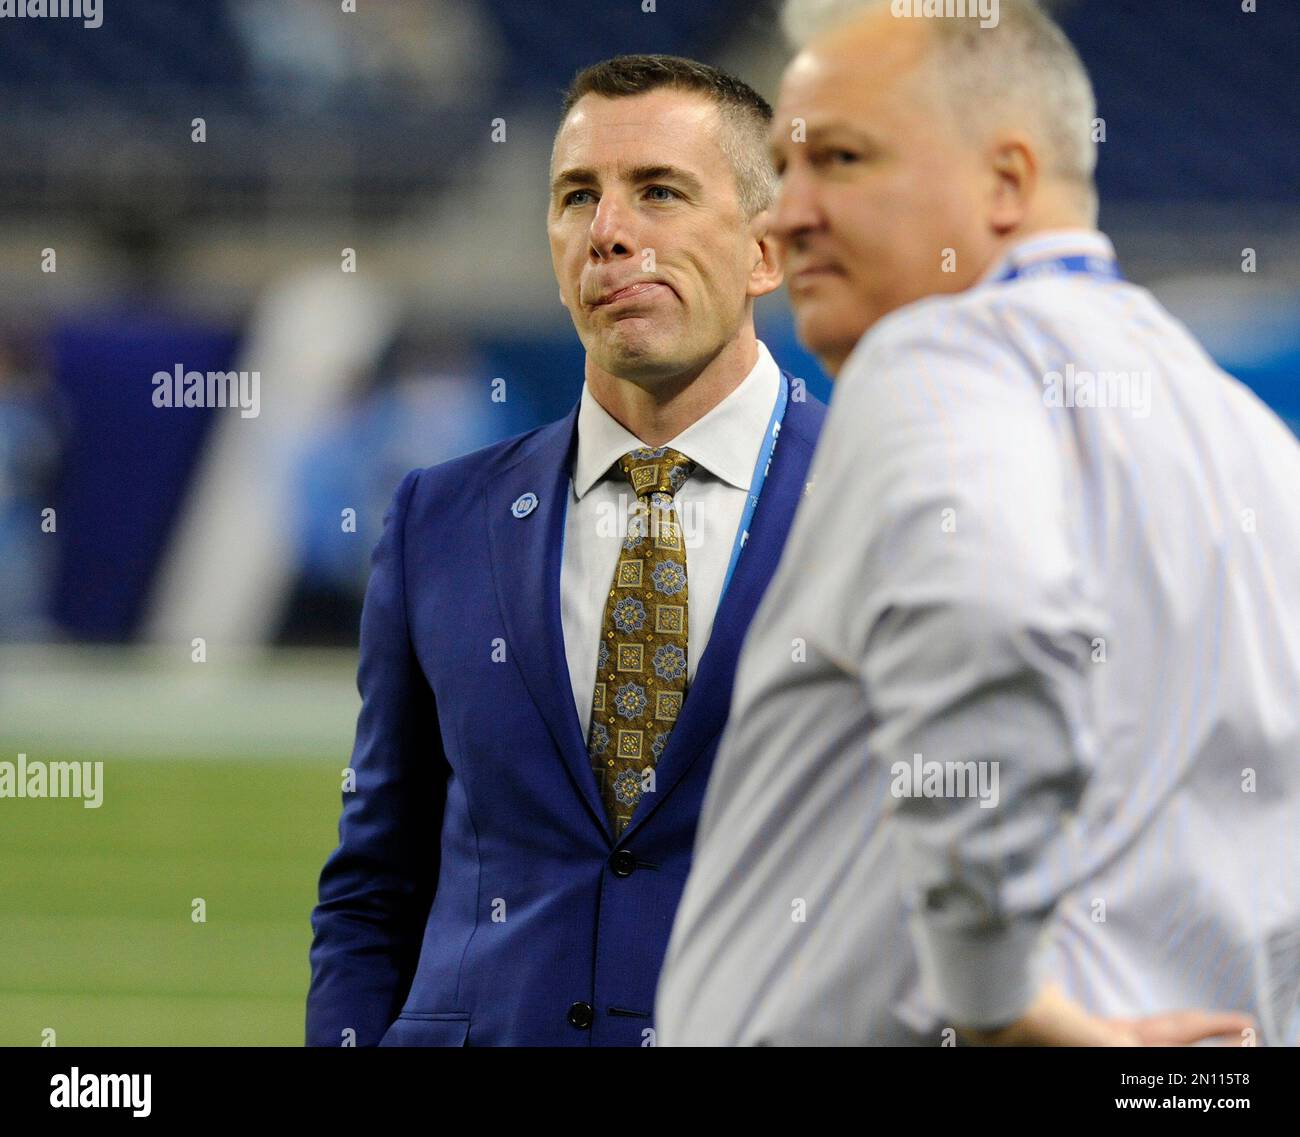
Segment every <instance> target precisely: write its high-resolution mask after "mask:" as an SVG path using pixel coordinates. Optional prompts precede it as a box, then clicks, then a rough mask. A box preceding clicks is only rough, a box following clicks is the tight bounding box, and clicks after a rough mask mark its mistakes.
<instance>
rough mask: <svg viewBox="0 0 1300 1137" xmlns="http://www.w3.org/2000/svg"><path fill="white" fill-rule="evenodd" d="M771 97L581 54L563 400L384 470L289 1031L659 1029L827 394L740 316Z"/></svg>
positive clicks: (479, 1039)
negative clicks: (452, 452) (587, 59)
mask: <svg viewBox="0 0 1300 1137" xmlns="http://www.w3.org/2000/svg"><path fill="white" fill-rule="evenodd" d="M770 119H771V109H770V108H769V107H768V106H767V104H766V103H765V102H764V101H763V100H762V99H761V98H760V97H759V96H758V95H757V94H755V93H754V92H753V91H752V90H751V89H750V88H748V87H747V86H745V85H744V84H743V83H740V82H738V81H737V80H735V79H733V78H731V77H729V76H727V75H724V74H722V73H721V72H718V71H716V70H715V69H713V68H710V67H706V66H704V65H702V64H698V63H694V62H691V61H688V60H682V59H676V58H672V57H663V56H626V57H620V58H618V59H615V60H610V61H607V62H606V63H603V64H598V65H596V66H595V67H592V68H589V69H588V70H587V71H585V72H583V73H582V74H580V75H579V76H578V77H577V79H575V81H574V85H573V87H572V88H571V90H570V92H569V94H568V97H567V98H566V101H565V106H564V116H563V120H562V123H561V126H560V130H559V133H558V134H557V136H556V140H555V149H554V153H553V158H552V170H551V175H552V187H551V200H550V209H549V215H548V232H549V237H550V242H551V250H552V258H553V262H554V266H555V271H556V277H557V280H558V282H559V286H560V294H561V298H562V300H563V302H564V304H565V306H566V307H567V308H568V309H569V312H570V315H571V316H572V318H573V321H574V326H575V328H576V329H577V332H578V335H579V337H580V338H581V339H582V342H583V345H584V347H585V348H586V351H587V357H586V368H585V380H586V381H585V384H584V388H583V392H582V397H581V399H580V401H579V403H578V404H577V406H575V407H574V409H573V410H572V411H571V412H570V413H569V414H568V415H567V416H566V417H565V418H563V419H561V420H560V421H559V422H555V423H551V424H550V425H548V426H543V427H540V428H538V429H536V430H533V431H530V432H528V433H526V434H524V435H521V436H519V437H517V438H513V439H510V440H508V441H506V442H503V443H500V444H498V445H495V446H490V447H487V448H486V449H483V450H480V451H478V452H476V453H473V454H470V455H468V456H466V457H463V458H459V459H456V460H455V461H451V462H447V463H444V464H442V465H440V466H435V467H432V468H430V469H426V470H417V471H413V472H412V473H410V474H408V475H407V477H406V478H405V479H404V480H403V482H402V484H401V485H400V486H399V487H398V490H397V493H396V496H395V498H394V500H393V503H392V506H391V508H390V510H389V512H388V514H387V516H386V518H385V529H384V534H383V537H382V538H381V540H380V542H379V544H378V545H377V547H376V549H375V552H374V560H373V571H372V574H371V579H370V584H369V588H368V591H367V594H366V602H365V610H364V613H363V616H362V625H361V661H360V668H359V672H358V680H357V685H358V688H359V690H360V692H361V696H362V709H361V714H360V718H359V720H358V724H357V736H356V745H355V750H354V753H353V758H352V767H353V769H354V770H355V775H356V784H355V789H354V790H353V791H351V792H345V793H344V795H343V798H344V804H343V814H342V819H341V821H340V825H339V835H340V844H339V847H338V848H337V850H335V852H334V853H333V854H332V855H331V856H330V858H329V860H328V861H327V863H326V865H325V867H324V870H323V871H322V873H321V879H320V903H319V905H318V906H317V908H316V910H315V912H314V915H313V928H314V931H315V939H314V942H313V945H312V949H311V965H312V978H311V988H310V991H309V994H308V998H307V1041H308V1043H309V1044H312V1045H326V1046H338V1045H349V1044H356V1045H374V1044H376V1043H378V1044H381V1045H397V1046H420V1045H447V1046H458V1045H466V1044H470V1045H551V1046H556V1045H558V1046H591V1045H601V1046H609V1045H625V1046H637V1045H653V1043H654V1020H653V1017H652V1011H653V1007H654V994H655V986H656V982H657V980H658V976H659V970H660V965H661V962H662V959H663V955H664V950H665V947H666V944H667V939H668V933H669V930H670V928H671V926H672V921H673V915H674V912H675V910H676V908H677V903H678V900H679V897H680V895H681V892H682V887H683V885H684V883H685V880H686V876H687V873H688V871H689V869H690V865H691V852H692V846H693V842H694V838H695V828H696V821H697V817H698V813H699V809H700V804H701V801H702V798H703V794H704V789H705V785H706V782H707V780H708V776H709V770H710V767H711V765H712V762H713V756H714V751H715V748H716V746H717V742H718V738H719V735H720V733H721V730H722V727H723V724H724V721H725V719H726V715H727V709H728V706H729V703H730V699H731V689H732V679H733V674H734V670H735V665H736V659H737V656H738V653H739V650H740V646H741V641H742V639H743V638H744V635H745V631H746V628H747V627H748V625H749V622H750V619H751V617H752V616H753V614H754V611H755V609H756V607H757V605H758V602H759V600H760V598H761V596H762V594H763V591H764V589H765V588H766V586H767V584H768V581H769V579H770V578H771V576H772V574H773V571H774V570H775V568H776V564H777V561H778V559H779V557H780V554H781V548H782V545H783V544H784V541H785V537H786V533H787V530H788V528H789V525H790V522H791V519H792V517H793V514H794V511H795V506H796V504H797V503H798V501H799V499H800V497H801V495H802V493H803V490H804V484H805V475H806V471H807V467H808V464H809V460H810V458H811V455H812V450H813V446H814V443H815V441H816V438H817V433H818V431H819V429H820V427H821V422H822V417H823V414H824V410H825V409H824V408H823V407H822V406H821V405H820V404H818V403H817V402H816V401H814V400H812V399H809V398H807V397H806V396H805V393H804V390H803V385H802V383H800V382H799V381H798V380H793V379H791V378H790V377H789V376H788V375H785V374H783V373H781V372H780V371H779V369H778V368H777V366H776V364H775V363H774V362H773V361H772V358H771V356H770V355H769V353H768V351H767V349H766V348H765V347H764V346H763V344H762V343H760V342H759V341H758V339H757V337H756V335H755V332H754V323H753V304H754V300H755V299H756V298H757V297H759V296H762V295H764V294H767V293H770V292H772V291H773V290H775V289H776V288H777V287H779V285H780V282H781V270H780V266H779V264H778V263H777V261H776V258H775V255H774V252H773V249H772V246H771V244H770V242H769V240H768V238H767V232H766V229H767V209H768V207H769V206H770V205H771V202H772V198H773V192H774V188H775V187H774V182H773V175H772V172H771V169H770V165H769V163H768V159H767V153H766V138H767V130H768V127H769V123H770ZM778 435H779V442H778V441H777V439H778Z"/></svg>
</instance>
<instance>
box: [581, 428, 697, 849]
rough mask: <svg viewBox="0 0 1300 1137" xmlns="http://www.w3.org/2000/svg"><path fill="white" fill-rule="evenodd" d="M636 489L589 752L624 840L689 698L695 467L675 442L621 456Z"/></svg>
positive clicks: (599, 667) (601, 658)
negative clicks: (688, 489)
mask: <svg viewBox="0 0 1300 1137" xmlns="http://www.w3.org/2000/svg"><path fill="white" fill-rule="evenodd" d="M619 469H620V470H621V471H622V473H623V476H624V477H625V478H627V480H628V481H629V482H630V483H631V486H632V489H633V490H634V491H635V492H636V496H637V505H636V508H635V510H634V511H633V512H632V513H631V514H630V515H629V516H628V523H627V535H626V536H625V537H624V539H623V544H622V548H621V549H620V550H619V557H618V564H617V565H616V566H615V567H614V579H613V581H612V582H611V584H610V588H609V596H608V597H607V598H606V601H605V616H604V619H603V620H602V622H601V628H600V647H599V651H598V654H597V659H596V689H595V694H594V696H593V698H592V712H591V729H590V731H589V732H588V735H587V754H588V756H589V757H590V760H591V768H592V770H593V771H594V772H595V774H596V785H597V786H598V787H599V788H600V796H601V799H602V800H603V801H604V803H605V810H606V812H607V813H608V815H609V819H610V822H611V824H612V825H613V828H614V834H615V836H617V835H618V834H620V833H622V832H623V830H624V829H625V828H626V827H627V824H628V822H629V821H630V820H631V819H632V813H633V811H634V810H635V809H636V806H637V802H639V801H640V800H641V796H642V794H643V793H645V792H646V791H647V790H649V789H650V788H651V785H652V778H653V773H652V771H653V769H654V765H655V763H656V762H657V761H658V760H659V758H660V757H661V756H662V755H663V752H664V748H665V747H666V746H667V745H668V737H669V735H670V734H672V730H673V726H674V725H675V724H676V722H677V716H678V715H679V714H680V713H681V709H682V700H683V699H684V698H685V696H686V660H687V655H686V651H687V643H686V637H687V632H688V630H689V623H688V621H687V608H686V601H687V588H686V546H685V544H684V543H683V540H682V527H681V523H680V521H679V519H678V515H677V507H676V504H675V503H674V501H673V497H674V495H675V494H676V493H677V491H678V490H679V489H681V487H682V485H683V484H684V483H685V482H686V479H687V478H689V477H690V476H691V471H692V470H694V469H695V463H694V462H692V461H691V460H690V459H689V458H687V457H686V456H685V455H684V454H682V453H680V452H679V451H676V450H673V449H670V448H669V447H667V446H660V447H657V448H654V449H651V448H649V447H639V448H638V449H636V450H632V451H629V452H628V453H627V454H625V455H624V456H623V457H622V458H621V459H619Z"/></svg>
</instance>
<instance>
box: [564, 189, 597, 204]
mask: <svg viewBox="0 0 1300 1137" xmlns="http://www.w3.org/2000/svg"><path fill="white" fill-rule="evenodd" d="M583 196H586V197H590V196H591V190H585V189H579V190H574V191H573V192H572V193H569V194H565V197H564V204H565V205H586V204H587V203H586V202H585V201H578V200H577V199H578V198H580V197H583Z"/></svg>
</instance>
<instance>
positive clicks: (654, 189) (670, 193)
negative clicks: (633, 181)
mask: <svg viewBox="0 0 1300 1137" xmlns="http://www.w3.org/2000/svg"><path fill="white" fill-rule="evenodd" d="M646 193H648V194H663V195H664V196H663V197H655V198H653V199H652V200H654V201H672V200H673V198H675V197H676V196H677V193H676V191H674V190H670V189H669V188H668V187H667V186H651V187H650V188H649V189H647V190H646Z"/></svg>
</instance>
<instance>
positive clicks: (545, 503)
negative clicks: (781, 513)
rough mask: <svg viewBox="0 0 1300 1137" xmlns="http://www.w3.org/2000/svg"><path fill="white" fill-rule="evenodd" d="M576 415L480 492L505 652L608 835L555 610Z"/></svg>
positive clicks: (546, 431) (544, 433)
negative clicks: (524, 503) (527, 504)
mask: <svg viewBox="0 0 1300 1137" xmlns="http://www.w3.org/2000/svg"><path fill="white" fill-rule="evenodd" d="M577 421H578V408H577V406H575V407H574V408H573V410H572V411H570V412H569V414H568V415H567V416H566V417H565V418H563V419H561V420H560V421H558V422H556V423H553V424H551V426H549V427H546V428H545V429H544V430H543V431H542V432H541V434H540V435H539V436H538V441H537V444H536V445H535V446H534V447H533V448H532V450H531V451H529V452H528V453H526V454H525V455H524V456H523V457H522V458H520V459H519V460H518V461H516V462H515V463H514V464H513V465H510V466H507V467H506V469H505V470H503V471H502V472H501V473H499V474H497V475H496V476H495V477H493V478H492V480H491V483H490V484H489V485H488V487H487V488H486V489H485V490H484V491H483V492H484V498H485V501H486V505H487V519H488V521H487V523H488V536H489V542H490V545H491V553H492V567H493V580H494V582H495V585H496V592H497V601H498V603H499V604H500V607H501V613H502V618H503V619H504V622H505V627H506V637H507V638H506V650H507V651H508V652H511V653H513V655H514V658H515V660H516V661H517V662H518V664H519V669H520V671H521V672H522V673H523V677H524V683H525V685H526V686H527V688H528V693H529V695H531V696H532V700H533V702H534V703H535V704H536V705H537V710H538V712H539V713H540V714H541V716H542V718H543V720H544V721H545V722H546V727H547V730H549V731H550V734H551V737H552V739H554V741H555V746H556V748H557V749H558V750H559V752H560V754H561V756H562V757H563V759H564V763H565V766H566V767H567V768H568V770H569V775H570V777H571V778H572V780H573V784H574V788H575V789H576V790H577V792H578V795H579V796H580V797H581V798H582V799H583V800H584V801H585V802H586V804H587V808H588V810H589V811H590V812H591V814H592V816H593V817H594V818H595V820H596V822H597V824H599V825H600V827H601V828H602V830H603V831H604V832H605V834H606V836H607V837H608V836H610V830H609V824H608V821H607V819H606V817H605V808H604V806H603V804H602V803H601V800H600V795H599V793H598V791H597V789H596V778H595V775H594V774H593V773H592V772H591V766H590V765H589V763H588V761H587V746H586V740H585V739H584V738H583V737H582V728H581V726H580V725H579V722H578V712H577V708H576V707H575V706H574V702H573V686H572V684H571V683H570V682H569V664H568V660H567V658H566V656H565V651H564V625H563V621H562V618H561V615H560V569H561V565H562V563H563V551H564V520H565V513H566V511H567V508H568V501H569V471H570V468H571V464H572V458H573V447H574V446H575V445H576V435H577ZM529 493H531V494H535V495H536V496H537V505H536V507H535V508H534V509H533V510H532V511H531V512H530V513H528V514H526V515H525V516H523V517H516V516H515V513H516V512H518V511H517V510H516V509H515V502H516V501H518V500H519V499H520V497H521V496H523V495H524V494H529ZM737 575H738V576H739V572H738V573H737Z"/></svg>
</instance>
